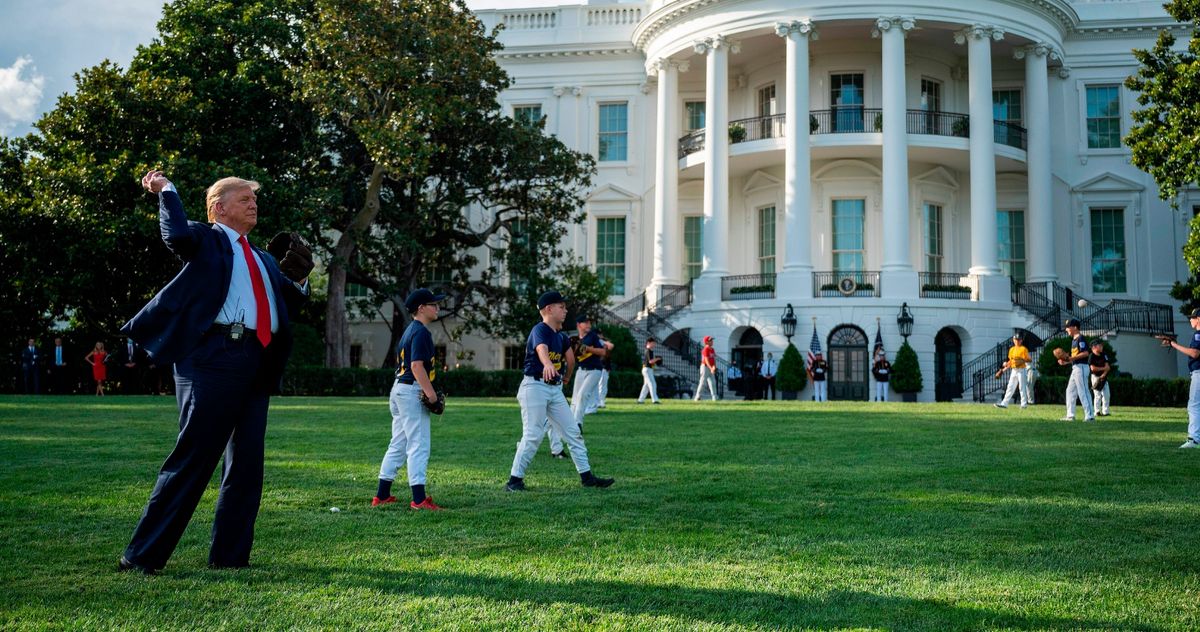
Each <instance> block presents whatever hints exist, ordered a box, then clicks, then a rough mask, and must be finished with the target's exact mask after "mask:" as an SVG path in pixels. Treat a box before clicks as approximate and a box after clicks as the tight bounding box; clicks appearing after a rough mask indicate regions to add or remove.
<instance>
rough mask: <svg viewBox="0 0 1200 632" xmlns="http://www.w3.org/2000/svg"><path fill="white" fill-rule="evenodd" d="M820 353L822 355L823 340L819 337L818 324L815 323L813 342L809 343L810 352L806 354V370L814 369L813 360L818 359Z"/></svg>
mask: <svg viewBox="0 0 1200 632" xmlns="http://www.w3.org/2000/svg"><path fill="white" fill-rule="evenodd" d="M814 320H815V319H814ZM818 353H821V339H820V338H818V337H817V324H816V323H815V322H814V323H813V335H812V342H810V343H808V351H806V352H805V353H804V366H805V367H806V368H809V369H811V368H812V363H813V360H815V359H816V355H817V354H818Z"/></svg>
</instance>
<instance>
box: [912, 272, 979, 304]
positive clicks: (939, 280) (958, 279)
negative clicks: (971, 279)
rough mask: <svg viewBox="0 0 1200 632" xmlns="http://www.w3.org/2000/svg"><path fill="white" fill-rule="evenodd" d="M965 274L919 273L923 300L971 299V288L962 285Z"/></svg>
mask: <svg viewBox="0 0 1200 632" xmlns="http://www.w3.org/2000/svg"><path fill="white" fill-rule="evenodd" d="M965 276H966V275H965V274H962V273H959V272H919V273H917V278H918V281H919V283H920V284H921V298H949V299H962V300H970V299H971V288H969V287H967V286H965V285H962V278H963V277H965Z"/></svg>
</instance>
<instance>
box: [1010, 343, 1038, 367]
mask: <svg viewBox="0 0 1200 632" xmlns="http://www.w3.org/2000/svg"><path fill="white" fill-rule="evenodd" d="M1031 361H1032V358H1030V357H1029V349H1026V348H1025V345H1013V346H1012V348H1011V349H1009V350H1008V366H1009V368H1012V369H1023V368H1025V365H1026V364H1028V363H1029V362H1031Z"/></svg>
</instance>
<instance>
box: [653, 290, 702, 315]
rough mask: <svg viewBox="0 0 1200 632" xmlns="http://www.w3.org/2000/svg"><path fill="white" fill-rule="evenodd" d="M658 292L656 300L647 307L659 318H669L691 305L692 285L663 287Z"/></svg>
mask: <svg viewBox="0 0 1200 632" xmlns="http://www.w3.org/2000/svg"><path fill="white" fill-rule="evenodd" d="M658 292H659V295H658V300H656V301H654V303H653V304H652V305H649V306H648V309H649V310H650V311H651V312H654V313H656V314H658V315H660V316H663V317H669V316H670V315H671V314H674V313H675V312H677V311H679V310H681V309H683V308H685V307H687V306H688V305H691V304H692V284H690V283H689V284H687V285H663V286H662V287H660V288H659V290H658Z"/></svg>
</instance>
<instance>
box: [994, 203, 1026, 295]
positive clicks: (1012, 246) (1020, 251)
mask: <svg viewBox="0 0 1200 632" xmlns="http://www.w3.org/2000/svg"><path fill="white" fill-rule="evenodd" d="M996 233H997V234H996V243H997V244H998V245H999V249H998V254H999V255H1000V271H1001V272H1003V273H1004V274H1007V275H1008V276H1010V277H1012V279H1013V280H1014V281H1016V282H1018V283H1024V282H1025V211H996Z"/></svg>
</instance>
